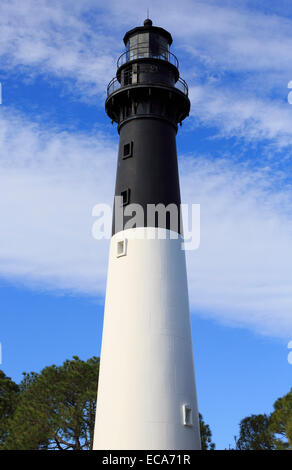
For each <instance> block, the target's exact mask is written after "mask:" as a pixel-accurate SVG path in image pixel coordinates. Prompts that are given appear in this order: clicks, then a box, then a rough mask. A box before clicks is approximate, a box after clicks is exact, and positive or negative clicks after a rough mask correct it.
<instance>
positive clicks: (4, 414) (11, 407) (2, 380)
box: [0, 370, 19, 448]
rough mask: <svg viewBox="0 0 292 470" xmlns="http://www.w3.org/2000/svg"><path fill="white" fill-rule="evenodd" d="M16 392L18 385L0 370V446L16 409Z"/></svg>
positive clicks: (5, 437) (6, 434)
mask: <svg viewBox="0 0 292 470" xmlns="http://www.w3.org/2000/svg"><path fill="white" fill-rule="evenodd" d="M18 394H19V387H18V385H17V384H16V383H14V382H13V381H12V380H11V379H10V377H7V376H6V375H5V374H4V372H3V371H2V370H0V448H1V446H2V445H3V444H4V442H5V440H6V439H7V436H8V431H7V430H8V423H9V419H10V418H11V416H12V415H13V413H14V411H15V409H16V405H17V400H18Z"/></svg>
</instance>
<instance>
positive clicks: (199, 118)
mask: <svg viewBox="0 0 292 470" xmlns="http://www.w3.org/2000/svg"><path fill="white" fill-rule="evenodd" d="M189 93H190V99H191V102H192V110H191V115H192V116H193V117H194V118H195V120H196V122H201V123H203V124H213V125H216V126H217V127H218V128H219V129H220V132H219V134H218V135H219V136H221V137H222V136H223V137H226V136H227V137H230V136H234V135H236V136H237V137H241V138H242V139H245V140H246V141H250V142H251V141H261V140H264V139H268V140H269V141H270V142H272V143H273V144H274V145H275V146H276V147H277V149H278V150H279V149H281V148H283V147H287V146H289V145H291V144H292V107H291V106H289V105H288V104H287V102H284V103H282V102H280V101H277V100H274V101H271V100H265V99H263V98H258V97H256V96H252V95H250V94H249V96H243V95H238V94H236V93H234V92H232V91H229V90H225V89H224V88H223V89H222V88H219V87H217V88H216V87H212V86H210V85H206V86H194V87H191V88H190V89H189Z"/></svg>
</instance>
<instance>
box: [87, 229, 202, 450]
mask: <svg viewBox="0 0 292 470" xmlns="http://www.w3.org/2000/svg"><path fill="white" fill-rule="evenodd" d="M170 233H171V232H169V230H165V229H155V228H136V229H129V230H125V231H123V232H119V233H117V234H116V235H114V236H113V237H112V239H111V246H110V256H109V268H108V280H107V291H106V302H105V318H104V327H103V339H102V351H101V367H100V375H99V386H98V398H97V411H96V423H95V434H94V449H111V450H112V449H116V450H120V449H131V450H137V449H144V450H153V449H164V450H175V449H178V450H186V449H200V433H199V420H198V410H197V399H196V386H195V378H194V366H193V351H192V339H191V325H190V314H189V302H188V288H187V275H186V263H185V252H184V251H183V250H182V249H181V243H182V241H183V239H182V237H181V236H178V238H177V239H173V240H172V239H169V235H170ZM157 234H159V235H160V236H161V235H163V234H164V235H165V234H166V236H167V239H158V237H157ZM172 234H174V232H172ZM137 235H138V236H139V238H141V239H137ZM154 235H155V236H156V238H155V239H149V236H150V237H151V236H152V238H153V236H154Z"/></svg>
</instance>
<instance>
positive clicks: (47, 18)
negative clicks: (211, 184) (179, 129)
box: [0, 0, 292, 147]
mask: <svg viewBox="0 0 292 470" xmlns="http://www.w3.org/2000/svg"><path fill="white" fill-rule="evenodd" d="M250 5H251V4H249V6H246V3H245V2H236V4H235V3H231V2H229V1H223V2H220V5H219V4H218V2H214V1H212V0H207V1H204V2H202V1H196V2H194V1H192V0H182V1H181V2H180V8H179V10H178V6H177V2H174V1H173V2H169V1H166V0H162V1H161V2H156V1H154V0H147V2H146V0H145V1H144V0H143V1H142V2H138V3H137V2H135V1H133V0H126V1H125V2H119V1H117V0H109V1H108V2H106V3H104V2H96V1H94V0H84V1H82V2H74V1H73V0H63V1H62V2H59V1H57V0H2V2H1V7H0V8H1V15H0V37H1V42H0V63H1V65H2V69H3V70H6V71H7V70H8V71H10V72H11V71H12V70H13V71H14V72H17V71H18V72H20V71H22V78H24V77H33V76H35V75H36V74H43V76H44V77H47V79H48V80H54V79H61V80H62V81H66V80H68V85H69V87H68V91H70V92H71V91H73V92H74V94H76V95H79V96H82V97H83V98H85V99H90V97H92V96H93V95H96V94H97V95H102V96H100V98H99V102H100V104H101V103H102V101H103V99H104V93H105V89H106V85H107V82H108V81H109V80H110V78H111V77H112V75H113V74H114V73H115V61H116V58H117V56H118V54H119V52H121V50H122V48H123V43H122V34H123V32H124V31H125V30H126V29H128V28H131V27H133V26H135V25H136V24H141V23H142V21H143V19H144V16H145V15H146V11H147V7H149V8H150V14H151V16H152V17H153V20H154V21H155V23H156V24H161V25H162V26H164V27H166V28H168V29H169V30H170V31H172V32H173V34H174V39H175V42H174V50H175V51H177V53H178V55H179V57H180V58H181V64H182V73H183V75H184V76H185V78H187V80H188V82H189V84H190V87H191V90H192V93H191V96H192V97H195V95H196V96H197V97H198V94H199V103H197V101H193V109H194V110H195V112H196V116H198V117H199V119H203V120H204V123H205V124H206V125H214V124H215V125H216V127H217V128H218V129H219V133H220V132H221V134H220V135H221V136H222V135H228V136H230V135H233V136H240V137H242V138H247V139H248V140H250V139H251V138H253V139H269V140H271V141H273V140H275V142H276V143H277V145H279V146H280V147H283V146H287V145H290V143H291V114H292V108H291V106H289V105H288V104H287V100H286V98H287V94H288V90H287V88H286V87H287V84H288V81H289V80H291V79H292V63H291V60H290V57H291V53H290V51H291V48H292V36H291V31H292V21H291V20H290V19H288V18H287V17H285V16H280V14H272V13H269V14H268V13H267V12H266V11H265V9H264V8H263V9H262V10H261V8H260V4H258V5H257V8H255V7H252V6H250ZM69 82H70V83H69ZM72 82H73V83H75V84H76V85H77V86H76V87H74V86H73V88H72ZM197 104H199V107H198V106H197Z"/></svg>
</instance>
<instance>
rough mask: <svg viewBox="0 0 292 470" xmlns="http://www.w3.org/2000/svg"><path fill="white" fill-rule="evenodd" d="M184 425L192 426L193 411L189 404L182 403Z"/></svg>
mask: <svg viewBox="0 0 292 470" xmlns="http://www.w3.org/2000/svg"><path fill="white" fill-rule="evenodd" d="M183 422H184V426H190V427H191V426H193V412H192V408H191V406H190V405H183Z"/></svg>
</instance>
